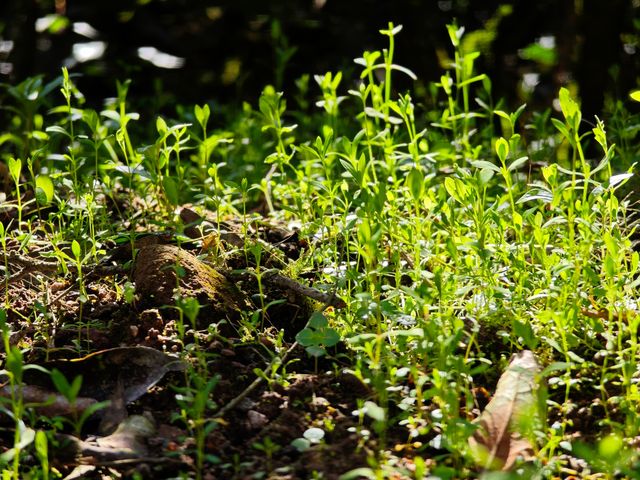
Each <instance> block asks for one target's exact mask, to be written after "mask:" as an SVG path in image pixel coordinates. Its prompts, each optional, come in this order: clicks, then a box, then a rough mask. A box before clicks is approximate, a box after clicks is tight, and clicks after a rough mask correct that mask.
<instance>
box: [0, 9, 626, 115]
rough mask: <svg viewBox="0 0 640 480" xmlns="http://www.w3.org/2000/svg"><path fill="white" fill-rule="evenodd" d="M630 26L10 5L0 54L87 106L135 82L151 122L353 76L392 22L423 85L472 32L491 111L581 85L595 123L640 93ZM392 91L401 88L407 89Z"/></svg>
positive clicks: (385, 12) (558, 12)
mask: <svg viewBox="0 0 640 480" xmlns="http://www.w3.org/2000/svg"><path fill="white" fill-rule="evenodd" d="M580 5H581V8H580V9H578V7H579V6H580ZM501 8H502V10H500V9H501ZM499 12H502V13H499ZM54 13H55V14H58V15H60V16H61V17H60V19H59V21H58V23H54V24H53V25H51V26H50V27H49V28H44V27H43V22H42V21H40V23H39V26H40V28H39V30H41V31H40V32H36V29H35V26H36V22H37V20H38V19H42V18H43V17H45V16H46V15H51V14H54ZM637 13H638V9H637V8H634V7H633V2H632V1H631V0H611V1H608V2H602V1H600V0H585V1H584V2H575V1H570V0H540V1H537V2H516V1H508V2H498V1H493V0H487V1H482V2H473V3H472V2H470V1H432V2H425V1H420V0H401V1H393V2H391V1H385V2H380V1H375V0H359V1H349V2H345V1H337V0H306V1H298V2H291V1H289V0H275V1H270V2H262V1H255V0H236V1H233V2H229V1H223V2H215V1H212V0H137V1H133V0H123V1H118V2H95V1H92V0H55V1H53V0H28V1H25V0H4V1H3V2H1V3H0V36H1V38H2V39H3V40H9V41H11V42H13V44H12V48H11V49H9V46H10V45H9V44H7V43H6V42H5V43H4V48H0V61H1V62H3V63H2V64H0V72H2V73H0V80H1V81H4V82H9V83H16V82H19V81H21V80H22V79H24V78H26V77H28V76H32V75H35V74H40V73H44V74H45V75H46V76H47V77H52V76H55V75H57V74H58V72H59V69H60V67H61V66H62V65H65V64H67V65H69V67H70V69H71V71H72V72H80V73H82V74H83V75H84V78H83V80H81V81H80V86H81V90H82V91H83V92H84V93H85V95H87V97H89V98H96V99H97V98H104V97H106V96H112V95H114V93H115V87H114V84H115V80H116V79H125V78H131V79H133V80H134V82H133V85H132V90H131V95H132V96H133V97H135V98H137V99H141V100H145V99H146V100H147V102H148V103H149V106H150V107H152V108H157V109H162V107H163V106H171V107H173V105H174V104H175V103H176V102H178V103H183V102H185V103H193V102H200V103H202V102H203V101H207V100H217V101H219V102H222V103H229V102H233V101H238V100H250V101H254V100H255V98H256V97H257V96H258V95H259V93H260V91H261V90H262V88H263V87H264V85H265V84H267V83H271V84H274V85H275V86H276V88H278V89H284V90H285V91H286V92H293V91H295V88H296V87H295V84H294V82H295V80H296V79H297V78H299V77H300V76H301V75H302V74H305V73H311V74H318V73H324V72H325V71H329V70H330V71H336V70H338V69H346V70H348V69H353V68H355V67H356V65H354V64H353V62H352V59H353V58H355V57H358V56H360V55H361V54H362V52H363V51H364V50H365V49H370V50H371V49H380V48H383V47H385V46H386V44H385V39H384V38H382V37H381V36H380V34H379V33H378V30H379V29H380V28H385V27H386V26H387V23H388V22H389V21H393V22H394V23H395V24H402V25H403V26H404V31H403V32H402V33H401V34H400V35H399V36H398V37H397V49H396V52H397V56H396V59H397V63H399V64H401V65H404V66H406V67H408V68H410V69H412V70H413V71H414V72H415V73H416V74H417V75H418V77H419V78H420V79H421V81H422V82H424V84H426V83H427V82H429V81H433V80H437V79H438V78H439V76H440V74H441V73H442V68H443V65H442V61H443V58H444V57H445V56H446V55H448V54H450V53H451V46H450V41H449V38H448V34H447V32H446V29H445V25H446V24H447V23H450V22H452V21H453V20H454V19H456V20H457V22H458V24H459V25H462V26H464V27H465V28H466V30H467V32H480V35H478V38H479V39H480V40H481V41H479V42H476V44H475V45H471V46H472V47H474V46H475V47H477V48H480V49H481V50H483V54H484V55H483V57H482V59H481V64H480V65H479V68H480V69H481V70H482V71H484V72H486V73H488V74H489V75H490V77H491V78H492V80H493V82H494V85H495V87H496V92H495V93H496V96H497V97H498V96H505V97H506V98H507V99H508V100H509V101H510V103H512V104H516V103H518V102H521V101H523V100H527V101H529V102H530V103H531V101H533V102H537V103H538V104H540V106H546V105H548V103H549V101H550V99H552V98H553V97H554V96H555V94H556V92H557V89H558V88H559V86H561V85H566V84H568V83H570V82H572V81H575V82H576V83H577V84H578V86H579V91H580V93H581V97H582V100H583V107H584V110H585V112H584V113H585V114H586V115H593V114H596V113H600V111H601V109H602V105H603V101H604V96H605V92H612V93H613V94H614V95H618V96H625V95H626V94H627V92H628V91H629V90H630V89H632V88H634V87H635V86H636V75H637V64H638V61H637V59H636V58H635V55H634V53H635V49H636V47H637V45H636V43H637V40H638V34H637V33H638V30H637V29H636V27H635V25H634V21H635V17H636V16H637ZM66 20H68V21H66ZM65 22H66V24H65ZM83 22H84V23H83ZM85 23H86V24H89V25H90V26H91V27H93V29H95V32H93V33H91V32H90V31H89V30H88V29H87V28H86V26H84V27H83V25H84V24H85ZM541 36H550V37H553V39H554V41H555V60H554V61H553V62H551V63H546V64H545V63H544V62H540V60H539V59H536V58H534V59H531V58H525V57H526V56H523V55H522V53H521V52H522V49H523V48H525V47H527V46H528V45H531V44H534V43H535V42H536V41H537V40H538V39H539V38H540V37H541ZM89 37H92V38H89ZM96 41H101V42H106V45H105V46H106V50H105V51H104V52H103V54H102V55H100V56H99V58H95V59H92V60H88V61H85V62H78V61H77V59H76V60H73V51H74V45H75V48H76V50H77V49H78V48H83V47H79V46H78V44H80V43H87V42H96ZM143 47H153V48H154V49H156V50H149V49H147V52H146V53H147V56H148V55H149V53H150V52H151V53H154V52H155V53H156V57H157V54H158V52H163V53H166V54H169V55H171V56H172V57H165V58H164V61H165V66H166V64H167V63H168V64H170V65H171V66H173V67H179V68H162V67H159V66H157V65H154V64H153V63H152V62H150V61H148V60H143V59H141V58H140V56H141V53H140V50H139V49H140V48H143ZM84 48H85V49H86V48H87V47H86V45H85V46H84ZM3 52H4V53H3ZM143 56H144V55H143ZM77 57H78V54H77V51H76V58H77ZM156 60H158V58H156ZM152 61H153V60H152ZM156 63H157V62H156ZM614 66H615V71H614V72H613V73H614V75H613V76H612V74H611V73H612V72H611V67H614ZM528 72H535V73H539V74H540V79H539V81H538V83H537V86H536V88H535V91H534V92H533V93H532V94H531V97H532V98H523V92H522V89H521V86H520V84H521V83H522V76H523V74H524V73H528ZM398 80H399V82H400V83H396V86H397V87H399V88H405V87H408V86H409V83H408V81H407V80H406V79H403V78H401V77H400V76H399V78H398ZM402 82H405V83H404V84H403V83H402ZM418 91H420V89H419V90H418ZM422 91H423V92H424V91H425V90H424V89H423V90H422ZM524 97H526V95H525V96H524Z"/></svg>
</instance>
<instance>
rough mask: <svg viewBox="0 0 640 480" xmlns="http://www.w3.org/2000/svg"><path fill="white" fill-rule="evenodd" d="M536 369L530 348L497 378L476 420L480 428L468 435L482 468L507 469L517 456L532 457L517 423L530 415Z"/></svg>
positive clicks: (528, 444)
mask: <svg viewBox="0 0 640 480" xmlns="http://www.w3.org/2000/svg"><path fill="white" fill-rule="evenodd" d="M538 370H539V367H538V362H537V361H536V358H535V356H534V355H533V353H532V352H531V351H529V350H524V351H522V352H520V353H518V354H517V355H515V356H514V357H513V359H512V360H511V363H510V364H509V367H508V368H507V370H506V371H505V372H504V373H503V374H502V376H501V377H500V380H499V381H498V386H497V387H496V393H495V395H494V396H493V398H492V399H491V401H490V402H489V404H488V405H487V406H486V408H485V409H484V411H483V412H482V414H481V415H480V417H479V418H478V419H477V420H476V423H477V424H478V425H479V427H480V428H478V430H477V431H476V432H475V433H474V435H473V436H472V437H470V438H469V446H470V447H471V451H472V452H473V454H474V456H475V457H476V459H477V460H478V461H479V463H481V464H482V465H483V466H484V467H485V468H491V469H502V470H509V469H510V468H511V467H512V466H513V464H514V463H515V461H516V459H517V458H518V457H523V458H525V459H529V458H531V457H532V456H533V447H532V445H531V443H530V442H529V441H528V440H527V439H526V438H524V437H523V436H522V435H521V434H520V433H519V432H518V426H519V425H521V423H522V421H523V420H526V418H527V416H530V415H533V414H534V408H535V404H536V403H535V394H534V389H535V387H536V381H535V375H536V373H537V372H538Z"/></svg>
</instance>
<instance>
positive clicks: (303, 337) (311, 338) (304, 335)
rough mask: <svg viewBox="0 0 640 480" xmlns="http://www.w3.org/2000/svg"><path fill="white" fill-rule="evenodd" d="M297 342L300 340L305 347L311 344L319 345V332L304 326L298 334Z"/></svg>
mask: <svg viewBox="0 0 640 480" xmlns="http://www.w3.org/2000/svg"><path fill="white" fill-rule="evenodd" d="M296 342H298V343H299V344H300V345H302V346H303V347H308V346H311V345H318V344H319V343H320V342H319V341H318V335H317V333H316V332H315V331H314V330H312V329H311V328H303V329H302V330H300V331H299V332H298V334H297V335H296Z"/></svg>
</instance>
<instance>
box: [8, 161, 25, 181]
mask: <svg viewBox="0 0 640 480" xmlns="http://www.w3.org/2000/svg"><path fill="white" fill-rule="evenodd" d="M8 167H9V175H11V178H12V179H13V181H14V182H17V181H18V180H19V179H20V172H22V160H20V159H19V158H13V157H10V158H9V164H8Z"/></svg>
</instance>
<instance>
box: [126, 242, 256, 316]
mask: <svg viewBox="0 0 640 480" xmlns="http://www.w3.org/2000/svg"><path fill="white" fill-rule="evenodd" d="M133 280H134V282H135V292H136V295H137V297H138V300H139V305H140V306H141V307H143V308H151V307H162V306H165V305H175V296H176V293H177V295H179V296H181V297H191V298H195V299H197V300H198V302H199V303H200V305H201V307H202V308H201V309H200V313H199V322H201V323H203V324H204V323H205V322H206V324H210V323H214V322H218V321H220V320H224V319H231V320H233V319H236V318H238V317H239V314H240V312H241V311H242V310H243V309H245V308H246V307H247V303H246V299H245V296H244V294H243V293H242V292H241V291H240V290H239V289H237V288H236V287H235V285H234V284H233V283H231V282H230V281H229V280H227V279H226V278H225V277H224V275H222V274H221V273H219V272H217V271H216V270H215V269H213V268H212V267H210V266H209V265H207V264H205V263H203V262H201V261H200V260H199V259H198V258H197V257H196V256H195V255H193V254H191V253H189V252H188V251H186V250H183V249H181V248H180V247H177V246H175V245H149V246H145V247H143V248H141V249H140V251H139V252H138V255H137V257H136V261H135V265H134V269H133ZM176 289H177V292H176Z"/></svg>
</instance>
